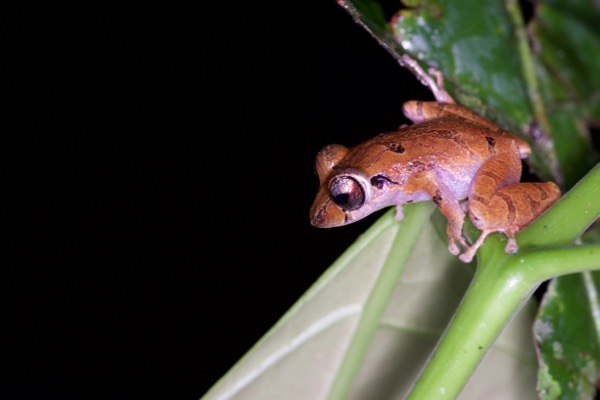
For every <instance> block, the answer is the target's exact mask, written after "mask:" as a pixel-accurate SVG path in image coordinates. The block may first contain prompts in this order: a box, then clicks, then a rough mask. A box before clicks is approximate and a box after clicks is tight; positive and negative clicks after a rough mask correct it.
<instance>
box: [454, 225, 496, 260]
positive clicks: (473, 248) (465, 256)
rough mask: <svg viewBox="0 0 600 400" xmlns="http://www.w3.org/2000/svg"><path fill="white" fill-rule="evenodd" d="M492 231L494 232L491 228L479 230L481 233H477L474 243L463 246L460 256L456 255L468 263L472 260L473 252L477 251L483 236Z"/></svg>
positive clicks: (483, 238)
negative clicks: (463, 249)
mask: <svg viewBox="0 0 600 400" xmlns="http://www.w3.org/2000/svg"><path fill="white" fill-rule="evenodd" d="M492 232H494V231H492V230H483V231H481V235H479V238H477V240H476V241H475V243H473V245H472V246H470V247H469V246H467V247H465V249H466V250H465V252H464V253H462V254H461V255H460V256H458V258H459V259H460V261H462V262H466V263H470V262H471V261H473V257H475V253H477V250H478V249H479V247H480V246H481V245H482V244H483V241H484V240H485V238H486V237H487V236H488V235H489V234H490V233H492Z"/></svg>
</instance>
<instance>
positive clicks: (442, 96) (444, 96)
mask: <svg viewBox="0 0 600 400" xmlns="http://www.w3.org/2000/svg"><path fill="white" fill-rule="evenodd" d="M429 73H430V74H432V75H434V76H435V79H436V83H437V85H436V89H435V90H434V89H433V88H432V89H431V91H432V92H433V95H434V96H435V99H436V100H437V101H439V102H441V103H452V104H454V103H456V102H455V101H454V99H453V98H452V96H450V94H449V93H448V92H447V91H446V88H445V87H444V75H442V73H441V72H440V71H438V70H437V69H435V68H433V67H432V68H429Z"/></svg>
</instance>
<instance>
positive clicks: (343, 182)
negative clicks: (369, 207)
mask: <svg viewBox="0 0 600 400" xmlns="http://www.w3.org/2000/svg"><path fill="white" fill-rule="evenodd" d="M329 193H330V194H331V198H332V199H333V201H334V202H335V204H337V205H338V206H340V207H341V208H342V209H343V210H344V211H352V210H356V209H357V208H360V207H361V206H362V205H363V204H364V202H365V191H364V190H363V188H362V186H361V185H360V183H358V181H357V180H356V179H354V178H352V177H349V176H338V177H336V178H334V179H333V180H332V181H331V183H330V184H329Z"/></svg>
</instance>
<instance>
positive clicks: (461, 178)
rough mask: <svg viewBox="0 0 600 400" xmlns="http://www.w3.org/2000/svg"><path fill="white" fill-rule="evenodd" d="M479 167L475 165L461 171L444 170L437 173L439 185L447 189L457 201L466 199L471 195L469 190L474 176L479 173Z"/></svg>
mask: <svg viewBox="0 0 600 400" xmlns="http://www.w3.org/2000/svg"><path fill="white" fill-rule="evenodd" d="M478 168H479V166H477V165H474V166H470V167H464V168H461V169H459V170H454V171H452V172H449V171H446V170H444V169H439V170H438V171H436V175H437V180H438V182H437V183H438V185H439V186H441V187H445V189H446V190H447V191H449V192H450V193H451V194H452V195H453V196H454V197H455V198H456V199H457V200H463V199H466V198H467V197H468V195H469V189H470V188H471V182H472V181H473V176H474V175H475V173H476V172H477V169H478Z"/></svg>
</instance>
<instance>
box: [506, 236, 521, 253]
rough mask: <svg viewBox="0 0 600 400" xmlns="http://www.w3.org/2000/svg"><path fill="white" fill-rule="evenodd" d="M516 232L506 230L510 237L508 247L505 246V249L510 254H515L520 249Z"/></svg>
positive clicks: (508, 237)
mask: <svg viewBox="0 0 600 400" xmlns="http://www.w3.org/2000/svg"><path fill="white" fill-rule="evenodd" d="M515 233H516V232H512V231H509V232H504V235H506V238H507V239H508V240H507V242H506V247H504V251H505V252H506V253H508V254H514V253H516V252H517V251H519V245H518V244H517V239H515Z"/></svg>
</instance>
